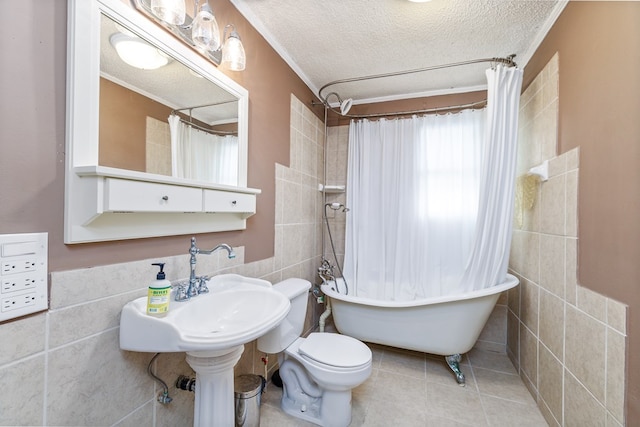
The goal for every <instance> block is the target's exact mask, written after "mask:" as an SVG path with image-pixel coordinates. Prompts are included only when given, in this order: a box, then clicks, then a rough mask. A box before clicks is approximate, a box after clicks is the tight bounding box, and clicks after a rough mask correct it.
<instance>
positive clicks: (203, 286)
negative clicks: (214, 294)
mask: <svg viewBox="0 0 640 427" xmlns="http://www.w3.org/2000/svg"><path fill="white" fill-rule="evenodd" d="M196 280H198V294H206V293H207V292H209V288H208V287H207V282H208V281H209V276H200V277H196Z"/></svg>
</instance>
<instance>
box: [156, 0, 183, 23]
mask: <svg viewBox="0 0 640 427" xmlns="http://www.w3.org/2000/svg"><path fill="white" fill-rule="evenodd" d="M151 11H152V12H153V14H154V15H155V16H156V17H157V18H158V19H161V20H162V21H164V22H166V23H168V24H171V25H182V24H184V19H185V15H186V10H185V5H184V0H151Z"/></svg>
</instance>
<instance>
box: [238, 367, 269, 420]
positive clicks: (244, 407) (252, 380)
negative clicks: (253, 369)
mask: <svg viewBox="0 0 640 427" xmlns="http://www.w3.org/2000/svg"><path fill="white" fill-rule="evenodd" d="M264 383H265V381H264V379H263V378H262V377H261V376H260V375H252V374H247V375H238V376H237V377H235V381H234V393H233V395H234V403H235V425H236V427H260V399H261V396H262V391H263V390H264Z"/></svg>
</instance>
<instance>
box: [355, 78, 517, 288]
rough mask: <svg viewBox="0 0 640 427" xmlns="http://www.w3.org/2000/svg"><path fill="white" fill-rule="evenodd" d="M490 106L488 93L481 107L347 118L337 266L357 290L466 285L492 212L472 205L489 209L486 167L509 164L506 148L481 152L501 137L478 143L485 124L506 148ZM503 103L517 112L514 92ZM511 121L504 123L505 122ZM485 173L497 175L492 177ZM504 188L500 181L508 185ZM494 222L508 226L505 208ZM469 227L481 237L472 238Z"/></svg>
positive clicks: (490, 192)
mask: <svg viewBox="0 0 640 427" xmlns="http://www.w3.org/2000/svg"><path fill="white" fill-rule="evenodd" d="M505 71H507V72H510V71H511V70H508V69H504V68H502V67H499V68H498V69H496V70H489V71H488V72H487V73H488V75H489V73H498V74H500V73H503V72H505ZM520 76H521V74H520ZM520 78H521V77H520ZM498 80H500V79H498ZM503 80H504V78H503ZM507 80H509V79H507ZM489 87H490V89H491V90H494V88H492V85H491V84H490V85H489ZM517 92H518V93H519V87H518V89H517ZM498 97H499V98H501V99H503V100H506V99H507V98H508V97H506V96H505V95H498ZM489 99H490V100H491V99H492V97H491V95H490V96H489ZM492 107H494V108H495V101H492V105H490V106H488V107H487V109H486V110H481V111H471V110H467V111H463V112H461V113H458V114H448V115H440V116H436V115H431V116H425V117H413V118H410V119H397V120H384V119H382V120H378V121H374V122H371V121H367V120H361V121H352V122H351V126H350V129H349V163H348V177H347V205H348V207H349V208H350V209H351V210H350V212H349V213H348V214H347V227H346V245H345V260H344V268H343V270H344V277H345V279H346V280H347V283H349V285H350V287H351V288H352V289H356V293H357V295H359V296H364V297H369V298H375V299H384V300H395V301H404V300H413V299H416V298H424V297H431V296H438V295H447V294H451V293H456V292H460V291H461V290H464V289H466V285H462V281H463V276H465V275H467V274H468V273H466V271H467V270H468V269H478V268H477V266H476V267H474V265H476V263H474V262H473V261H472V262H471V263H470V261H469V260H470V258H473V257H475V256H476V255H475V254H476V253H477V251H478V248H480V249H483V248H486V247H487V241H488V240H490V237H491V236H489V235H488V234H487V233H488V232H490V231H489V230H490V229H491V228H490V227H489V228H487V227H484V225H483V224H484V222H486V221H485V220H494V221H499V220H501V218H499V216H498V215H488V216H487V215H478V209H479V206H480V207H481V209H486V208H490V206H488V205H490V204H492V203H494V201H495V199H496V192H498V193H499V192H500V191H501V190H497V189H495V188H494V187H493V185H494V183H495V182H496V181H490V180H489V179H488V177H491V176H493V175H494V173H495V174H498V173H499V172H500V171H498V170H495V171H494V170H493V168H501V169H502V168H504V169H505V171H504V172H505V173H506V176H503V177H502V179H503V180H511V181H513V176H512V174H511V171H512V169H511V168H510V167H505V164H504V163H505V162H508V161H509V159H510V156H511V153H510V152H509V153H507V157H508V158H509V159H505V160H500V161H498V160H495V159H491V158H489V155H493V153H489V151H500V150H502V148H500V145H501V144H503V143H498V147H497V148H496V149H495V150H490V149H489V148H488V146H489V145H491V144H493V142H492V140H491V139H488V138H487V137H486V135H487V134H488V133H489V130H490V129H493V130H491V131H490V133H491V135H492V136H493V135H498V136H500V137H504V139H505V140H510V142H511V143H512V144H513V146H514V147H515V138H516V135H515V134H513V135H512V138H510V137H509V136H507V134H509V135H510V132H507V134H505V133H504V131H503V132H500V131H498V130H497V129H498V128H499V127H498V126H497V125H493V124H492V123H488V119H489V118H493V119H495V118H496V117H497V116H500V114H496V113H495V112H493V110H492ZM508 108H511V109H513V110H514V111H515V115H516V116H515V117H516V120H517V99H516V102H515V105H512V106H510V107H507V106H501V107H499V108H498V111H501V112H504V111H506V110H507V109H508ZM515 127H517V122H516V124H515ZM515 127H514V126H513V125H511V124H508V125H506V128H507V130H508V131H510V130H511V129H512V128H514V129H515ZM498 139H502V138H498ZM514 149H515V148H514ZM513 163H514V165H515V158H514V159H513ZM487 168H490V169H492V172H493V173H488V172H487V171H486V169H487ZM510 174H511V175H510ZM510 176H511V177H510ZM495 179H496V180H497V182H502V181H500V179H501V178H499V177H498V176H496V177H495ZM481 182H484V184H482V185H481ZM506 187H508V186H506ZM506 187H501V188H503V189H504V191H508V188H506ZM481 190H483V191H484V193H483V194H482V195H481ZM494 190H497V191H494ZM508 197H511V198H512V197H513V195H512V191H511V194H509V195H507V196H505V197H504V198H502V197H501V198H500V200H502V201H505V200H506V199H507V198H508ZM485 198H488V199H489V200H485ZM512 204H513V203H511V205H512ZM501 212H502V213H505V212H504V209H501ZM481 218H483V220H481ZM502 222H503V223H506V224H507V225H508V226H509V227H510V225H511V216H509V217H508V218H507V219H506V220H504V221H502ZM478 224H480V225H478ZM494 228H495V227H494ZM479 230H480V231H481V234H482V235H483V236H485V235H487V237H486V240H483V239H479V238H478V237H477V233H478V231H479ZM491 231H493V229H491ZM502 235H504V233H503V234H502ZM502 235H501V236H502ZM503 246H504V245H503ZM472 254H473V256H472ZM489 255H491V254H489ZM507 255H508V247H507ZM486 258H487V257H484V258H483V259H482V260H481V261H480V262H481V263H482V262H486V261H487V260H486ZM500 260H502V258H500ZM492 271H493V269H492ZM505 271H506V269H505ZM503 275H504V274H503ZM474 283H476V282H474ZM478 283H480V281H478ZM485 284H487V285H490V284H494V283H485Z"/></svg>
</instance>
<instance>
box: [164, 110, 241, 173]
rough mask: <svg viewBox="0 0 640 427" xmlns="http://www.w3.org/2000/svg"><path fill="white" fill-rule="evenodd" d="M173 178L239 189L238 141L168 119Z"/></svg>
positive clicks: (178, 119)
mask: <svg viewBox="0 0 640 427" xmlns="http://www.w3.org/2000/svg"><path fill="white" fill-rule="evenodd" d="M169 128H170V130H171V154H172V159H174V161H173V162H172V173H173V176H176V177H180V178H188V179H193V180H197V181H206V182H213V183H216V184H226V185H238V137H237V136H235V135H225V136H220V135H213V134H211V133H208V132H204V131H201V130H199V129H196V128H194V127H191V126H189V125H187V124H185V123H184V122H182V121H181V120H180V117H179V116H177V115H171V116H170V117H169Z"/></svg>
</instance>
